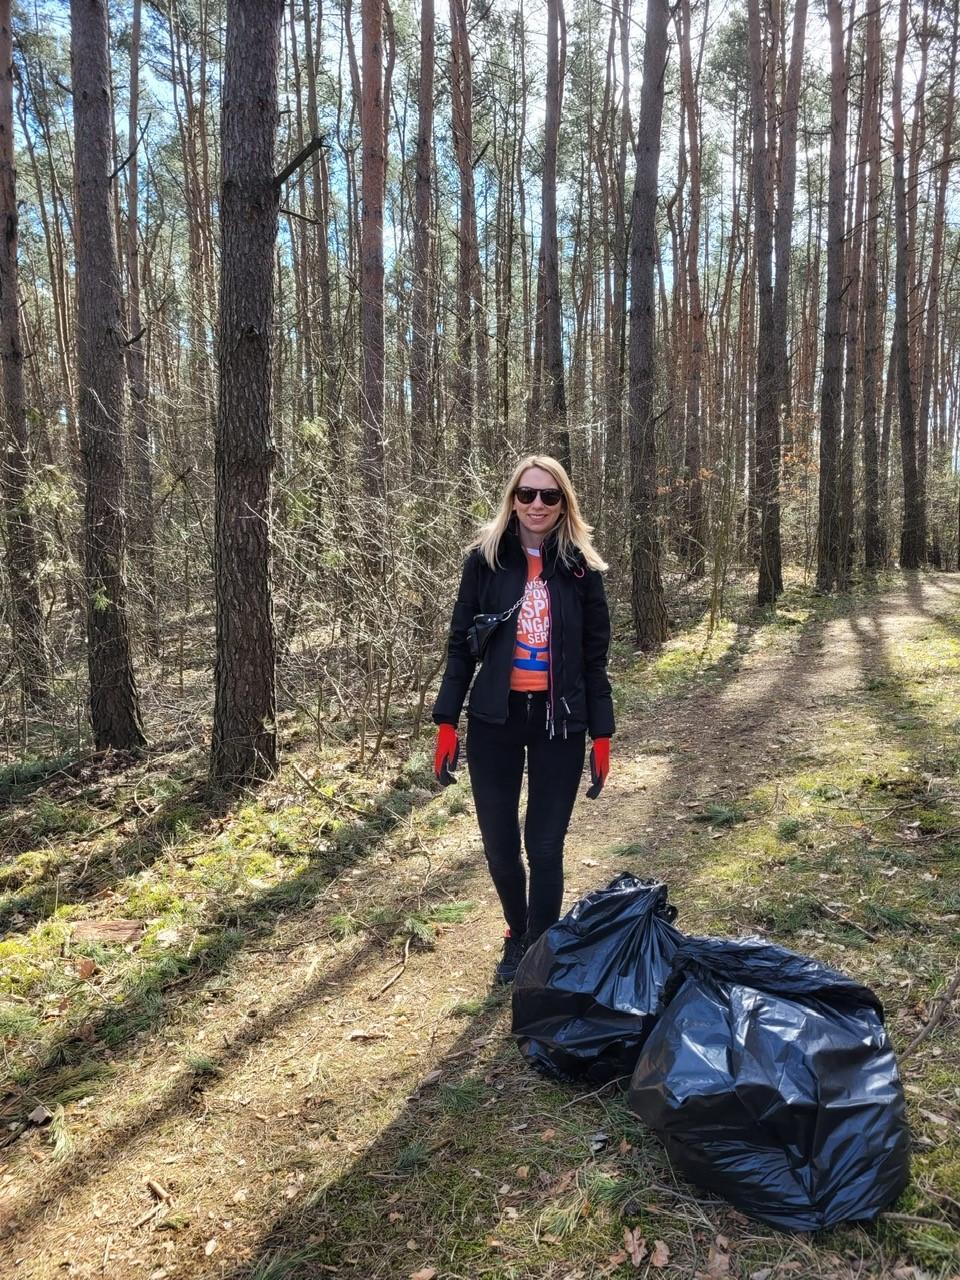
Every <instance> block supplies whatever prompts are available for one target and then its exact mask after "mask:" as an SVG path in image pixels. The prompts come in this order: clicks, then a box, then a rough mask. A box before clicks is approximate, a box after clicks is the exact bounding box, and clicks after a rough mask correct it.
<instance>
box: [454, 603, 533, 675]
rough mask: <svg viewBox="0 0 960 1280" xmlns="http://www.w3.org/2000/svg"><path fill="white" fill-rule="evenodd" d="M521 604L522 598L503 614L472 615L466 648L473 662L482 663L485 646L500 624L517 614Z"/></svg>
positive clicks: (485, 650)
mask: <svg viewBox="0 0 960 1280" xmlns="http://www.w3.org/2000/svg"><path fill="white" fill-rule="evenodd" d="M522 604H523V596H521V597H520V599H519V600H518V601H517V603H516V604H512V605H511V606H510V608H509V609H505V610H504V611H503V613H475V614H474V615H473V624H472V626H471V627H470V628H469V629H468V631H467V648H468V649H469V650H470V657H471V658H473V660H474V662H482V661H483V656H484V654H485V653H486V652H487V646H488V645H489V644H490V640H491V637H492V636H493V633H494V632H495V631H496V629H497V627H499V626H500V624H501V622H506V621H507V620H508V619H509V618H512V617H513V615H514V614H515V613H516V612H517V610H518V609H519V608H520V606H521V605H522Z"/></svg>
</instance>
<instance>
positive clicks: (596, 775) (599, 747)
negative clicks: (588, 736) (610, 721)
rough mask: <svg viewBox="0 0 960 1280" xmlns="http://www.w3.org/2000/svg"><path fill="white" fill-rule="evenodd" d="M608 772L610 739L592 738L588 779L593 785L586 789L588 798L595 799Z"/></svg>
mask: <svg viewBox="0 0 960 1280" xmlns="http://www.w3.org/2000/svg"><path fill="white" fill-rule="evenodd" d="M609 772H610V739H609V738H594V741H593V746H592V747H591V748H590V780H591V782H592V783H593V786H592V787H590V789H589V790H588V791H587V799H588V800H596V798H597V796H598V795H599V794H600V792H601V791H602V790H603V784H604V783H605V782H606V780H607V775H608V774H609Z"/></svg>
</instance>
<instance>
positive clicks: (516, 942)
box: [493, 929, 527, 987]
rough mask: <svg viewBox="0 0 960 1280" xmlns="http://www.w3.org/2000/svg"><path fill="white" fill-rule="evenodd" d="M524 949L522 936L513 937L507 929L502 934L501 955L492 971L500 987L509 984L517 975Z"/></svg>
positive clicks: (525, 946)
mask: <svg viewBox="0 0 960 1280" xmlns="http://www.w3.org/2000/svg"><path fill="white" fill-rule="evenodd" d="M526 950H527V943H526V940H525V939H524V938H515V937H514V936H513V934H512V933H511V932H510V930H509V929H508V930H507V932H506V933H505V934H504V936H503V955H502V956H501V957H500V963H499V964H498V965H497V967H496V970H495V971H494V975H493V980H494V982H498V983H499V984H500V986H502V987H506V986H509V985H510V983H511V982H512V981H513V980H514V978H515V977H516V976H517V970H518V969H519V968H520V961H521V960H522V959H523V957H524V955H525V953H526Z"/></svg>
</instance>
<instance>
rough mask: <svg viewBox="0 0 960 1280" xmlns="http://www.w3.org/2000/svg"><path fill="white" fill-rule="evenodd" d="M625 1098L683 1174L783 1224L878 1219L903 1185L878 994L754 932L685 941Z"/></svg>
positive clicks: (904, 1167)
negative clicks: (736, 937)
mask: <svg viewBox="0 0 960 1280" xmlns="http://www.w3.org/2000/svg"><path fill="white" fill-rule="evenodd" d="M628 1104H629V1106H630V1108H631V1109H632V1110H633V1111H634V1112H635V1113H636V1114H637V1115H638V1116H639V1117H640V1118H641V1119H642V1120H643V1121H645V1122H646V1124H648V1125H649V1126H650V1128H651V1129H653V1130H654V1131H655V1132H656V1133H657V1134H658V1135H659V1137H660V1138H661V1139H662V1141H663V1142H664V1144H665V1146H666V1149H667V1153H668V1155H669V1157H670V1160H671V1162H672V1164H673V1165H674V1167H675V1168H676V1169H677V1170H678V1171H679V1172H680V1173H682V1174H684V1175H685V1176H686V1177H687V1178H689V1179H690V1181H691V1182H695V1183H697V1184H699V1185H700V1186H702V1187H707V1188H709V1189H710V1190H711V1191H715V1192H717V1193H718V1194H720V1195H722V1196H724V1197H725V1198H726V1199H727V1200H729V1201H731V1202H732V1203H733V1204H734V1205H736V1206H737V1207H738V1208H739V1209H742V1210H743V1211H744V1212H745V1213H748V1214H751V1215H752V1216H753V1217H756V1218H761V1219H763V1220H764V1221H765V1222H769V1223H772V1224H773V1225H774V1226H776V1227H784V1228H787V1229H790V1230H796V1231H816V1230H819V1229H821V1228H823V1227H830V1226H834V1225H835V1224H836V1223H838V1222H844V1221H846V1220H863V1219H870V1218H874V1217H875V1216H876V1215H877V1214H878V1213H879V1212H880V1211H881V1210H882V1209H884V1208H886V1207H887V1206H888V1205H889V1204H890V1203H891V1202H892V1201H893V1200H895V1199H896V1197H897V1196H898V1195H899V1194H900V1192H901V1191H902V1190H903V1188H904V1186H905V1185H906V1182H907V1176H908V1172H909V1132H908V1129H907V1119H906V1109H905V1104H904V1096H903V1090H902V1088H901V1085H900V1079H899V1075H898V1073H897V1064H896V1060H895V1058H894V1054H893V1049H892V1048H891V1046H890V1042H889V1040H888V1039H887V1034H886V1031H885V1029H884V1025H883V1008H882V1006H881V1004H880V1001H879V1000H878V999H877V997H876V996H875V995H874V994H873V992H872V991H870V990H869V989H868V988H867V987H863V986H861V985H860V984H859V983H857V982H854V981H853V980H852V979H850V978H847V977H845V976H844V975H843V974H842V973H838V972H837V971H836V970H834V969H830V968H828V967H827V966H826V965H822V964H819V963H817V962H816V961H815V960H810V959H808V958H806V957H804V956H799V955H797V954H795V953H794V952H792V951H787V950H785V949H784V948H783V947H778V946H774V945H772V944H769V943H766V942H763V941H761V940H759V939H756V938H742V939H739V940H736V941H732V940H727V939H723V938H687V939H685V940H684V941H683V942H682V944H681V945H680V946H679V948H678V949H677V952H676V954H675V956H674V961H673V971H672V973H671V975H670V978H669V980H668V982H667V984H666V988H665V990H664V1009H663V1011H662V1013H661V1015H660V1017H659V1019H658V1021H657V1023H656V1025H655V1026H654V1028H653V1030H652V1031H651V1033H650V1036H649V1038H648V1039H647V1041H646V1043H645V1044H644V1047H643V1051H642V1053H641V1055H640V1058H639V1060H638V1062H637V1066H636V1070H635V1071H634V1074H633V1079H632V1081H631V1083H630V1090H629V1095H628Z"/></svg>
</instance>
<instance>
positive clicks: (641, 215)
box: [627, 0, 670, 649]
mask: <svg viewBox="0 0 960 1280" xmlns="http://www.w3.org/2000/svg"><path fill="white" fill-rule="evenodd" d="M669 16H670V14H669V9H668V7H667V0H647V24H646V39H645V40H644V47H643V82H642V88H641V91H640V120H639V124H638V130H637V173H636V181H635V184H634V188H633V214H632V223H631V235H630V284H631V297H630V392H629V405H628V417H627V422H628V431H629V441H630V561H631V581H632V591H631V603H632V606H633V625H634V631H635V633H636V638H637V644H638V645H639V646H640V648H641V649H655V648H656V647H657V646H659V645H660V644H662V642H663V641H664V640H665V639H666V637H667V630H668V628H667V611H666V606H665V604H664V600H663V583H662V581H661V577H660V537H659V533H658V530H657V448H656V414H655V411H654V407H655V396H656V382H657V375H656V364H655V339H656V313H655V309H654V298H655V267H656V235H657V231H656V220H657V172H658V168H659V163H660V133H661V128H662V124H663V91H664V77H665V74H666V65H667V24H668V21H669Z"/></svg>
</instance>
